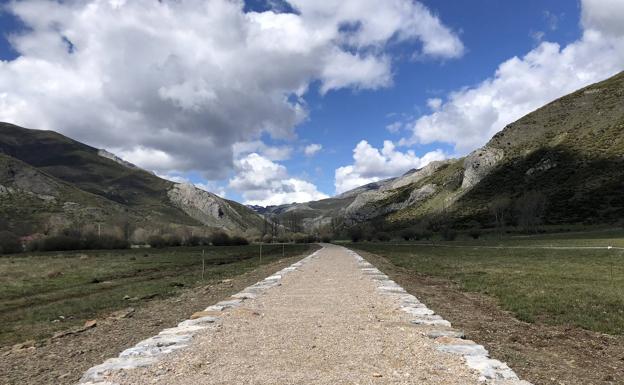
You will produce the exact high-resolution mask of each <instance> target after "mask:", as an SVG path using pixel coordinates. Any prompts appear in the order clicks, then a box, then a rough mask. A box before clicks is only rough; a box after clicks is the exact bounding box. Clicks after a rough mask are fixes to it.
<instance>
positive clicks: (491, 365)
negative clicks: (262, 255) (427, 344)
mask: <svg viewBox="0 0 624 385" xmlns="http://www.w3.org/2000/svg"><path fill="white" fill-rule="evenodd" d="M345 249H346V248H345ZM346 250H347V252H348V253H349V254H351V255H352V256H353V257H354V258H355V259H356V261H357V264H358V267H359V268H360V270H361V271H362V273H363V274H364V275H366V276H368V277H370V279H372V280H374V281H377V282H376V284H377V290H378V291H379V292H380V294H382V295H386V296H390V297H391V298H393V299H395V300H396V301H397V302H398V303H399V308H400V309H401V310H402V311H404V312H405V313H407V314H409V315H410V316H412V319H411V320H410V322H411V323H413V324H416V325H424V326H430V327H433V329H431V328H428V329H430V330H428V331H426V332H425V331H423V334H426V335H427V336H428V337H430V338H432V339H434V341H436V349H438V350H439V351H441V352H445V353H451V354H457V355H461V356H462V357H463V358H464V360H465V363H466V365H467V366H468V367H470V368H471V369H474V370H476V371H477V372H478V373H479V374H480V377H479V381H480V382H482V383H485V384H492V385H494V384H496V385H531V383H529V382H526V381H522V380H520V379H519V378H518V376H517V375H516V373H515V372H514V371H513V370H511V368H510V367H509V366H507V364H506V363H504V362H501V361H499V360H495V359H492V358H490V357H489V353H488V351H487V349H485V348H484V347H483V346H482V345H478V344H477V343H475V342H474V341H470V340H465V339H464V334H463V333H462V332H461V331H458V330H454V329H452V328H451V323H450V322H448V321H447V320H445V319H443V318H442V317H441V316H439V315H437V314H435V313H434V311H433V310H431V309H429V308H427V306H426V305H424V304H423V303H422V302H420V301H419V300H418V298H416V297H415V296H413V295H411V294H409V293H408V292H406V291H405V289H403V288H402V287H401V286H399V285H398V284H397V283H396V282H394V281H393V280H391V279H390V278H389V277H388V276H387V275H385V274H384V273H382V272H381V271H380V270H379V269H377V268H376V267H375V266H373V265H372V264H370V263H369V262H368V261H366V260H365V259H364V258H363V257H362V256H361V255H359V254H358V253H356V252H355V251H353V250H350V249H346Z"/></svg>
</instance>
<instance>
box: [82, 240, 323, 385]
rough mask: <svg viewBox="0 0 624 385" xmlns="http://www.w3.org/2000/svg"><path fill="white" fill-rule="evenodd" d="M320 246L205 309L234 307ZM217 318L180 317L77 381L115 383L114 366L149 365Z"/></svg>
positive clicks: (187, 342)
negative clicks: (175, 324) (180, 320)
mask: <svg viewBox="0 0 624 385" xmlns="http://www.w3.org/2000/svg"><path fill="white" fill-rule="evenodd" d="M323 248H324V247H323ZM323 248H321V249H319V250H316V251H315V252H314V253H312V254H310V255H308V256H307V257H305V258H303V259H302V260H300V261H299V262H296V263H293V264H292V265H290V266H288V267H285V268H283V269H282V270H280V271H278V272H277V273H275V274H273V275H271V276H269V277H267V278H265V279H263V280H262V281H260V282H258V283H256V284H254V285H251V286H249V287H247V288H246V289H243V291H241V292H239V293H237V294H234V295H233V296H232V298H234V299H231V300H225V301H221V302H218V303H216V304H214V305H212V306H208V307H207V308H206V309H205V311H216V312H220V311H224V310H227V309H231V308H236V307H238V306H241V304H242V303H243V301H245V300H247V299H254V298H256V297H257V296H259V295H261V294H263V293H264V292H266V291H267V290H268V289H270V288H272V287H275V286H279V285H281V283H280V281H281V280H282V278H283V277H284V276H285V275H286V274H288V273H290V272H292V271H295V270H298V269H299V268H300V267H301V266H303V265H304V264H307V263H308V262H310V261H311V260H312V259H314V258H317V257H318V253H319V252H320V251H321V250H323ZM219 319H220V317H218V316H217V317H213V316H206V317H200V318H197V319H189V320H186V321H182V322H180V323H179V324H178V325H177V326H176V327H173V328H169V329H165V330H163V331H161V332H160V333H159V334H158V335H156V336H153V337H150V338H148V339H145V340H143V341H141V342H139V343H137V344H136V345H135V346H133V347H131V348H128V349H126V350H124V351H123V352H121V353H120V354H119V356H118V357H115V358H109V359H108V360H106V361H104V362H103V363H102V364H100V365H97V366H94V367H92V368H90V369H89V370H87V371H86V372H85V373H84V375H83V376H82V378H81V379H80V381H79V382H78V383H79V384H82V385H117V384H115V383H112V382H109V381H106V377H107V376H108V374H110V373H111V372H114V371H118V370H124V369H134V368H140V367H145V366H150V365H153V364H155V363H157V362H158V361H160V360H161V359H162V358H163V357H164V356H165V355H167V354H169V353H171V352H173V351H176V350H178V349H182V348H185V347H187V346H189V345H190V344H191V343H192V340H193V338H194V337H195V335H197V334H198V333H200V332H202V331H206V330H208V329H211V328H212V327H213V325H214V323H215V322H217V321H218V320H219Z"/></svg>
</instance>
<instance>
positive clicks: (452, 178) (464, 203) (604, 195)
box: [358, 73, 624, 228]
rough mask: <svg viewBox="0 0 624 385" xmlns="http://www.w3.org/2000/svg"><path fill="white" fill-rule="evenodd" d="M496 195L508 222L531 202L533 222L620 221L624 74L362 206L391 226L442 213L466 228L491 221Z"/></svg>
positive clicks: (555, 103)
mask: <svg viewBox="0 0 624 385" xmlns="http://www.w3.org/2000/svg"><path fill="white" fill-rule="evenodd" d="M420 191H428V192H430V191H433V193H427V194H420V195H418V193H419V192H420ZM410 196H411V197H412V198H413V197H414V196H416V197H418V198H419V199H417V200H416V201H414V200H415V199H412V200H411V201H410V200H408V198H409V197H410ZM493 202H498V203H499V204H504V205H505V206H506V207H505V208H504V211H505V225H518V224H519V222H521V221H522V216H523V215H525V216H526V215H528V214H526V213H523V210H524V209H523V208H524V207H527V206H535V207H534V210H535V213H534V215H535V216H537V218H534V222H535V223H540V224H544V225H558V224H585V225H586V224H614V223H620V222H621V221H622V220H623V219H624V73H620V74H618V75H616V76H614V77H612V78H610V79H607V80H605V81H603V82H600V83H597V84H594V85H591V86H589V87H586V88H584V89H581V90H579V91H577V92H574V93H572V94H570V95H567V96H565V97H562V98H560V99H558V100H555V101H553V102H551V103H549V104H547V105H546V106H544V107H542V108H540V109H538V110H536V111H534V112H532V113H530V114H528V115H526V116H525V117H523V118H521V119H520V120H518V121H516V122H514V123H512V124H510V125H508V126H507V127H505V129H503V130H502V131H501V132H499V133H498V134H496V135H495V136H494V137H493V138H492V139H491V140H490V141H489V142H488V143H487V144H486V145H485V146H484V147H482V148H480V149H478V150H476V151H474V152H473V153H471V154H470V155H468V156H466V157H464V158H461V159H456V160H452V161H450V162H447V163H446V164H443V165H442V166H440V167H439V168H437V169H436V171H435V172H434V173H433V174H431V175H427V176H425V177H423V178H421V179H419V180H417V181H416V182H414V183H410V184H407V185H404V186H401V187H399V188H396V189H389V190H388V189H386V191H383V189H380V190H379V191H378V192H377V193H376V195H374V194H373V195H372V197H371V198H369V199H368V200H367V201H366V204H364V205H363V206H362V207H360V208H358V213H362V212H366V213H373V215H372V216H371V215H369V218H368V219H372V217H374V216H378V217H383V218H384V219H385V222H386V224H387V225H388V226H389V227H390V228H403V227H406V226H410V225H412V224H414V223H418V222H419V221H421V220H423V219H426V220H431V219H432V218H436V217H438V218H439V217H444V221H446V222H447V223H451V224H452V225H453V226H455V227H460V228H461V227H470V226H475V224H476V223H478V225H479V226H485V227H490V226H494V225H495V223H494V215H493V213H492V209H491V208H492V206H493V204H495V203H493ZM500 202H503V203H500Z"/></svg>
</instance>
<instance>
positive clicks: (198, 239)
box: [184, 235, 204, 246]
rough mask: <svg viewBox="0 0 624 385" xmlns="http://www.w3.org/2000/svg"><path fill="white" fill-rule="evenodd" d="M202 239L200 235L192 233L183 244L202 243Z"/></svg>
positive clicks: (194, 244) (197, 244)
mask: <svg viewBox="0 0 624 385" xmlns="http://www.w3.org/2000/svg"><path fill="white" fill-rule="evenodd" d="M203 244H204V240H203V238H202V237H198V236H197V235H192V236H190V237H188V238H186V240H185V241H184V246H199V245H203Z"/></svg>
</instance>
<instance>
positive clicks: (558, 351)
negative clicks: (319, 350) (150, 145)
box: [358, 250, 624, 385]
mask: <svg viewBox="0 0 624 385" xmlns="http://www.w3.org/2000/svg"><path fill="white" fill-rule="evenodd" d="M358 253H360V254H361V255H362V256H363V257H365V258H366V259H367V260H368V261H369V262H370V263H372V264H374V265H376V267H377V268H379V269H380V270H382V271H383V272H385V273H386V274H387V275H388V276H390V278H391V279H393V280H394V281H396V282H397V283H398V284H399V285H401V286H403V287H404V288H405V290H407V291H408V292H409V293H411V294H413V295H415V296H416V297H418V298H419V299H420V300H421V301H422V302H424V303H425V304H427V306H428V307H429V308H431V309H432V310H434V311H435V312H436V313H438V314H440V315H441V316H442V317H444V318H445V319H447V320H449V321H450V322H451V323H452V324H453V326H454V327H455V328H457V329H460V330H463V331H464V332H465V334H466V337H467V338H469V339H471V340H474V341H476V342H477V343H480V344H482V345H484V346H485V347H486V348H487V349H488V350H489V351H490V353H491V354H492V356H493V357H495V358H497V359H499V360H502V361H506V362H507V363H508V364H509V366H511V368H512V369H513V370H514V371H515V372H516V373H517V374H518V375H519V376H520V378H522V379H524V380H527V381H531V382H532V383H534V384H536V385H581V384H582V385H614V384H624V336H612V335H608V334H601V333H595V332H591V331H587V330H583V329H580V328H577V327H566V326H556V327H553V326H548V325H544V324H541V323H535V324H529V323H525V322H521V321H518V320H517V319H516V318H514V317H513V315H511V314H510V313H509V312H506V311H503V310H501V309H500V308H499V307H498V306H497V304H496V302H495V301H494V299H492V298H491V297H488V296H485V295H482V294H477V293H466V292H462V291H461V290H459V289H458V287H457V286H456V285H454V284H453V283H452V282H449V281H448V280H443V279H439V278H432V277H426V276H422V275H418V274H416V273H414V272H410V271H408V270H406V269H404V268H400V267H396V266H394V265H393V264H391V263H390V262H389V261H387V260H386V259H384V258H383V257H380V256H377V255H374V254H370V253H366V252H363V251H359V250H358Z"/></svg>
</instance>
